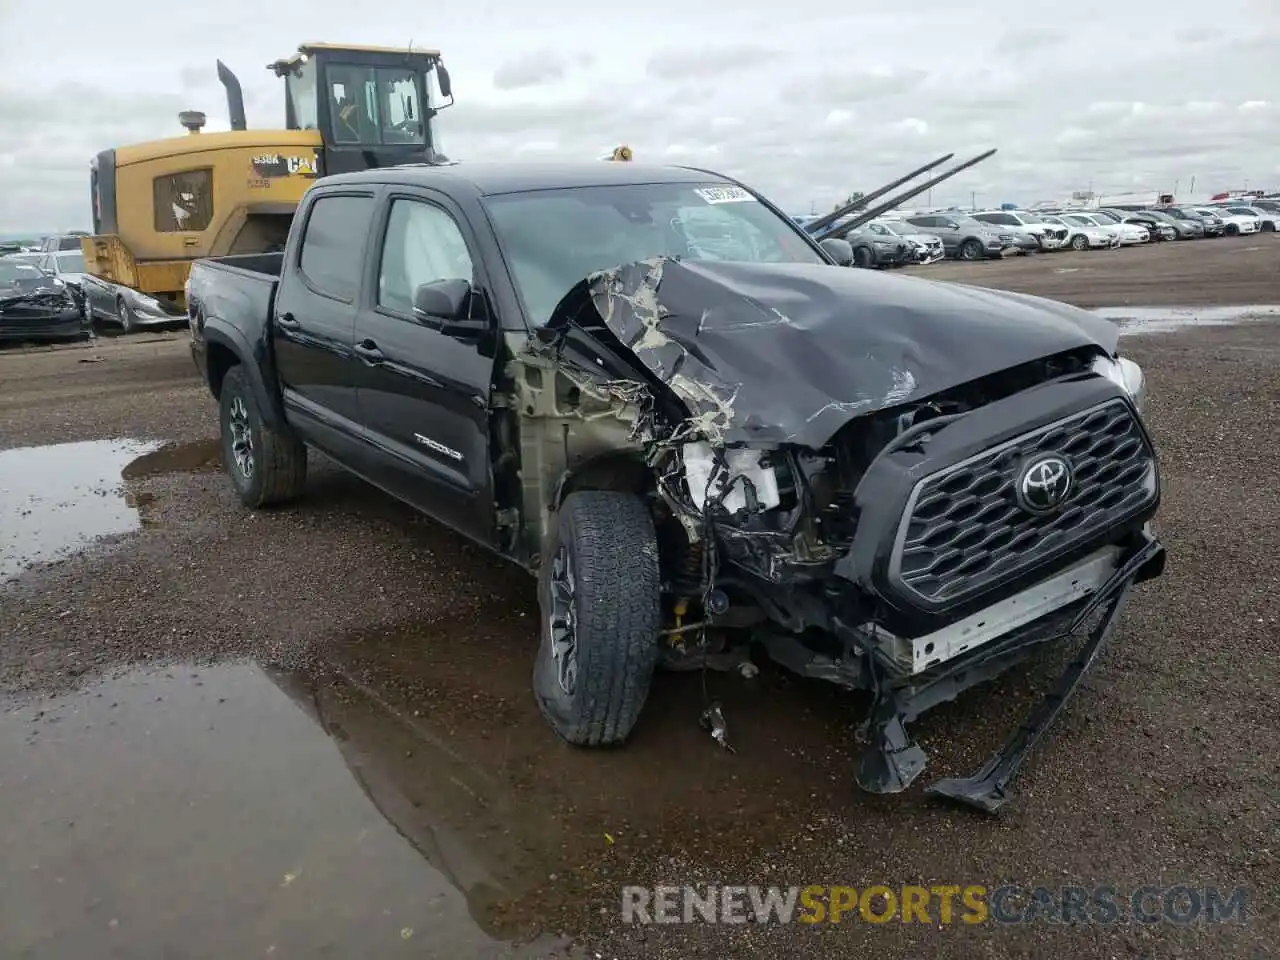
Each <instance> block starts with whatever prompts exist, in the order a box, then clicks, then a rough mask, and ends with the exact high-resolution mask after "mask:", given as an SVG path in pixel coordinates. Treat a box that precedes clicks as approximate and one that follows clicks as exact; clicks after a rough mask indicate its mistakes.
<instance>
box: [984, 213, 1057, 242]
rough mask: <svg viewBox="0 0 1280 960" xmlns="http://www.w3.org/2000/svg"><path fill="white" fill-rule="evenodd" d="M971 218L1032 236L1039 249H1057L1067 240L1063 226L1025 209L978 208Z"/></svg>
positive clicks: (1016, 233) (1016, 234)
mask: <svg viewBox="0 0 1280 960" xmlns="http://www.w3.org/2000/svg"><path fill="white" fill-rule="evenodd" d="M973 219H975V220H979V221H981V222H982V223H989V224H991V225H992V226H993V227H998V228H1000V229H1001V230H1006V229H1007V230H1008V231H1009V232H1010V233H1013V234H1014V235H1015V236H1024V237H1025V236H1032V237H1034V238H1035V240H1036V246H1037V248H1038V249H1040V250H1057V249H1058V248H1059V247H1061V246H1062V245H1063V244H1065V243H1066V242H1067V231H1066V229H1065V228H1064V227H1061V226H1055V225H1054V224H1051V223H1045V222H1044V220H1043V219H1042V218H1041V216H1040V215H1039V214H1036V213H1028V212H1027V211H1025V210H980V211H978V212H977V213H975V214H973ZM1019 246H1022V244H1019Z"/></svg>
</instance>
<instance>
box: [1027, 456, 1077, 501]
mask: <svg viewBox="0 0 1280 960" xmlns="http://www.w3.org/2000/svg"><path fill="white" fill-rule="evenodd" d="M1073 479H1074V478H1073V477H1072V474H1071V464H1069V463H1067V461H1066V460H1065V459H1063V458H1062V457H1060V456H1058V455H1057V454H1055V453H1051V454H1046V455H1045V456H1041V457H1036V458H1035V459H1034V460H1032V461H1031V462H1030V463H1028V464H1027V465H1026V466H1024V467H1023V468H1022V473H1021V474H1019V476H1018V488H1017V494H1018V504H1019V505H1020V506H1021V507H1022V509H1024V510H1026V511H1028V512H1029V513H1049V512H1050V511H1052V510H1056V509H1057V508H1058V507H1060V506H1062V504H1063V503H1065V502H1066V499H1067V497H1068V496H1069V495H1070V494H1071V486H1072V481H1073Z"/></svg>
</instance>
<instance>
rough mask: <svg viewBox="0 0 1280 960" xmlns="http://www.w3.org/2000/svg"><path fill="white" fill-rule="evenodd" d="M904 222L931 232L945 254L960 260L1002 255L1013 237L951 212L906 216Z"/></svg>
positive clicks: (1015, 241)
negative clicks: (938, 240) (940, 242)
mask: <svg viewBox="0 0 1280 960" xmlns="http://www.w3.org/2000/svg"><path fill="white" fill-rule="evenodd" d="M904 222H905V223H909V224H911V225H912V226H914V227H919V228H920V229H922V230H924V231H926V232H928V233H932V234H934V235H935V236H937V237H938V238H939V239H941V240H942V247H943V249H944V250H946V252H947V256H949V257H956V258H958V259H960V260H986V259H988V258H990V257H1001V256H1004V252H1005V250H1007V249H1014V248H1015V247H1016V246H1017V240H1016V239H1015V238H1014V235H1013V233H1012V232H1006V231H1003V230H996V228H995V227H993V226H992V225H991V224H989V223H983V222H982V221H981V220H975V219H973V217H968V216H964V215H962V214H952V213H928V214H921V215H919V216H914V217H906V218H905V219H904Z"/></svg>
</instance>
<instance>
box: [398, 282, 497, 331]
mask: <svg viewBox="0 0 1280 960" xmlns="http://www.w3.org/2000/svg"><path fill="white" fill-rule="evenodd" d="M471 294H472V291H471V284H470V283H469V282H468V281H466V280H457V279H455V280H433V281H432V282H431V283H424V284H421V285H419V287H418V289H417V290H415V291H414V294H413V315H414V316H415V317H416V318H417V319H418V322H419V323H421V324H422V325H423V326H424V327H430V328H431V329H432V330H439V331H440V332H441V333H443V334H445V335H446V336H453V337H456V336H461V337H475V336H479V335H481V334H483V333H485V332H487V331H488V329H489V322H488V320H486V319H479V320H477V319H473V318H472V317H471V316H470V313H471V300H472V297H471Z"/></svg>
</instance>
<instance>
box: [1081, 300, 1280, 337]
mask: <svg viewBox="0 0 1280 960" xmlns="http://www.w3.org/2000/svg"><path fill="white" fill-rule="evenodd" d="M1093 312H1094V313H1095V314H1097V315H1098V316H1100V317H1102V318H1103V319H1105V320H1110V321H1112V322H1113V323H1117V324H1119V325H1120V329H1121V330H1122V331H1123V332H1125V333H1169V332H1172V331H1174V330H1181V329H1183V328H1185V327H1221V326H1228V325H1231V324H1237V323H1247V322H1250V321H1255V320H1274V319H1276V318H1280V306H1272V305H1267V304H1263V305H1258V306H1243V307H1099V308H1098V309H1095V310H1094V311H1093Z"/></svg>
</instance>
